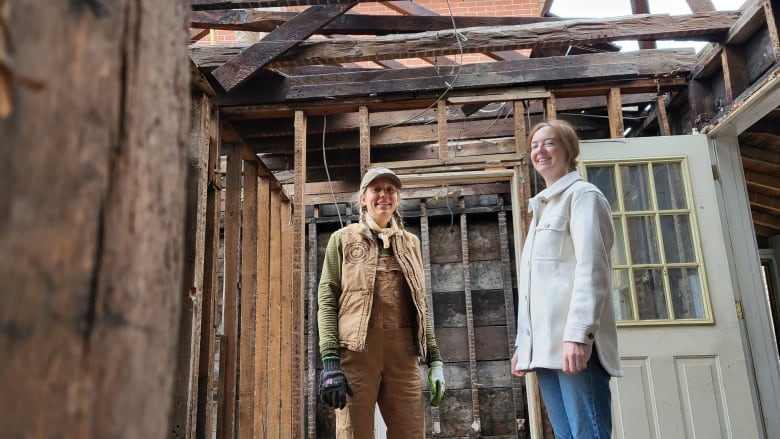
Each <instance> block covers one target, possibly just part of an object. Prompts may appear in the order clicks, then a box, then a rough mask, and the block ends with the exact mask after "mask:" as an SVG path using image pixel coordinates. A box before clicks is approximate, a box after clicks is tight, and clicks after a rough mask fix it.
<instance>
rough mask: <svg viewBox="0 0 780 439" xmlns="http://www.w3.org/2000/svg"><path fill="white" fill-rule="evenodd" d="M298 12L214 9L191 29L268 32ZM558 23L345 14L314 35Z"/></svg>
mask: <svg viewBox="0 0 780 439" xmlns="http://www.w3.org/2000/svg"><path fill="white" fill-rule="evenodd" d="M296 15H298V13H297V12H280V11H254V10H244V9H239V10H214V11H194V12H193V13H192V14H190V26H191V27H193V28H204V29H223V30H238V31H248V32H271V31H273V30H274V29H276V28H277V27H279V26H281V25H282V24H284V23H286V22H287V21H289V20H291V19H293V18H294V17H295V16H296ZM550 21H560V19H559V18H555V17H448V16H441V15H426V16H415V15H403V16H399V15H358V14H344V15H341V16H339V17H336V18H335V19H333V21H331V22H330V23H328V24H327V25H325V26H323V27H321V28H319V29H317V31H316V32H315V34H317V35H334V34H338V35H387V34H405V33H418V32H421V31H422V30H428V31H435V30H446V29H452V28H453V22H454V23H455V27H456V28H458V29H461V28H469V27H477V26H512V25H526V24H533V23H543V22H550Z"/></svg>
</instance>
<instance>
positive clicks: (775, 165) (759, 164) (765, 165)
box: [742, 155, 780, 190]
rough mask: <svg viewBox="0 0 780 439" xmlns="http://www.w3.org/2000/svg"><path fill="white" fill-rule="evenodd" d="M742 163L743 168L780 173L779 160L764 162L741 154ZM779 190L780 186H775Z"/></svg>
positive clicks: (767, 173)
mask: <svg viewBox="0 0 780 439" xmlns="http://www.w3.org/2000/svg"><path fill="white" fill-rule="evenodd" d="M742 165H743V166H744V168H745V170H749V171H751V172H757V173H761V174H765V175H780V162H766V161H763V160H760V159H754V158H751V157H748V156H746V155H742ZM777 189H778V190H780V187H778V188H777Z"/></svg>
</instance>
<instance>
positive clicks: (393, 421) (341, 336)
mask: <svg viewBox="0 0 780 439" xmlns="http://www.w3.org/2000/svg"><path fill="white" fill-rule="evenodd" d="M400 188H401V181H400V180H399V179H398V177H397V176H396V175H395V173H394V172H393V171H391V170H390V169H387V168H374V169H371V170H369V171H368V172H367V173H366V175H365V176H364V177H363V180H362V182H361V183H360V191H359V192H358V201H359V203H360V222H359V223H357V224H351V225H348V226H346V227H344V228H342V229H339V230H337V231H336V232H334V233H333V234H332V235H331V237H330V240H329V242H328V248H327V250H326V252H325V261H324V263H323V267H322V276H321V278H320V285H319V291H318V304H319V310H318V312H317V322H318V324H319V337H320V355H322V363H323V370H322V373H321V375H320V398H321V400H322V401H323V402H324V403H325V404H327V405H329V406H331V407H333V408H338V409H340V410H338V411H337V412H336V437H337V438H338V439H371V438H373V437H374V405H375V404H376V405H378V406H379V410H380V412H381V414H382V418H383V419H384V421H385V424H386V425H387V437H388V438H396V439H416V438H424V437H425V417H424V412H423V402H422V386H421V383H420V375H419V363H420V360H423V361H425V362H426V363H427V364H428V366H429V371H428V381H429V384H430V388H431V405H433V406H438V405H439V403H440V402H441V398H442V396H443V395H444V369H443V363H442V359H441V354H440V353H439V348H438V346H437V345H436V338H435V336H434V333H433V327H432V325H431V321H430V318H429V317H428V309H427V304H426V301H425V274H424V273H423V264H422V256H421V252H420V241H419V239H418V238H417V237H416V236H415V235H413V234H411V233H409V232H407V231H406V230H404V228H403V223H402V221H401V216H400V215H399V214H398V202H399V201H400V194H399V192H398V191H399V189H400ZM347 396H349V397H347Z"/></svg>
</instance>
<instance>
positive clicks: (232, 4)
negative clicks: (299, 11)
mask: <svg viewBox="0 0 780 439" xmlns="http://www.w3.org/2000/svg"><path fill="white" fill-rule="evenodd" d="M374 1H376V0H255V1H239V0H190V5H191V8H192V10H193V11H209V10H214V9H248V8H275V7H280V6H314V5H336V4H341V5H343V4H349V3H363V2H366V3H367V2H374Z"/></svg>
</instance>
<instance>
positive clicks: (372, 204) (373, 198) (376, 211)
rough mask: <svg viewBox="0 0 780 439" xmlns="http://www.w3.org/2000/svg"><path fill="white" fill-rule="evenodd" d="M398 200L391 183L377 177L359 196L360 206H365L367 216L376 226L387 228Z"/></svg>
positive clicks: (386, 179)
mask: <svg viewBox="0 0 780 439" xmlns="http://www.w3.org/2000/svg"><path fill="white" fill-rule="evenodd" d="M400 199H401V196H400V195H399V194H398V188H396V187H395V185H394V184H393V181H392V180H390V179H389V178H385V177H379V178H377V179H376V180H374V181H372V182H371V183H369V184H368V185H367V186H366V190H365V191H364V192H363V194H362V195H361V196H360V204H361V205H363V206H366V210H367V212H368V214H369V215H371V218H373V219H374V221H376V223H377V225H378V226H380V227H388V226H389V225H390V219H391V218H392V217H393V213H395V209H397V208H398V201H399V200H400Z"/></svg>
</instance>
